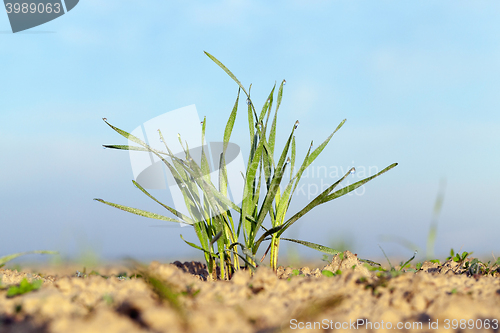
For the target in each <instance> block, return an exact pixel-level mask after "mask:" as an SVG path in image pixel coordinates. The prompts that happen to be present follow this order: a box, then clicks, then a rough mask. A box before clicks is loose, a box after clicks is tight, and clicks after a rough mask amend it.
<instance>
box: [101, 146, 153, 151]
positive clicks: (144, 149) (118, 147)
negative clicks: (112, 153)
mask: <svg viewBox="0 0 500 333" xmlns="http://www.w3.org/2000/svg"><path fill="white" fill-rule="evenodd" d="M102 146H103V147H104V148H110V149H122V150H138V151H149V149H146V148H142V147H135V146H129V145H102Z"/></svg>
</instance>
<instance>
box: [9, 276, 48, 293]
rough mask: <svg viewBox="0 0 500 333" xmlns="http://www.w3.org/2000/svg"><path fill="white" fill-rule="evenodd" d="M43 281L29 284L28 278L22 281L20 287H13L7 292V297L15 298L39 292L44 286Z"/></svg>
mask: <svg viewBox="0 0 500 333" xmlns="http://www.w3.org/2000/svg"><path fill="white" fill-rule="evenodd" d="M42 284H43V281H42V280H34V281H33V282H29V281H28V280H27V279H26V278H24V279H22V280H21V283H20V284H19V286H12V287H10V288H9V289H8V290H7V297H14V296H18V295H22V294H26V293H29V292H30V291H34V290H38V289H40V287H41V286H42Z"/></svg>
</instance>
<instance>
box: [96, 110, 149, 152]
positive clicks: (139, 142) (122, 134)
mask: <svg viewBox="0 0 500 333" xmlns="http://www.w3.org/2000/svg"><path fill="white" fill-rule="evenodd" d="M102 120H104V122H105V123H106V124H108V126H109V127H111V128H112V129H114V130H115V131H116V132H117V133H118V134H120V135H121V136H123V137H125V138H127V139H128V140H130V141H132V142H135V143H137V144H139V145H141V146H143V147H144V148H146V149H147V150H148V151H150V150H151V148H150V147H149V146H148V145H147V144H146V143H145V142H144V141H142V140H141V139H139V138H138V137H136V136H134V135H132V134H130V133H128V132H125V131H124V130H121V129H119V128H118V127H115V126H113V125H111V124H110V123H108V121H107V119H106V118H102Z"/></svg>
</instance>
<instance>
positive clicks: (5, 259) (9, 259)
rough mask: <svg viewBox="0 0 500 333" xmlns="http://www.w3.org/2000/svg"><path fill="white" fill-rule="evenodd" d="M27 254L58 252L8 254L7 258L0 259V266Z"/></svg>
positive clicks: (37, 252)
mask: <svg viewBox="0 0 500 333" xmlns="http://www.w3.org/2000/svg"><path fill="white" fill-rule="evenodd" d="M27 254H59V252H57V251H28V252H21V253H14V254H9V255H7V256H3V257H0V266H3V265H4V264H6V263H7V262H9V261H11V260H12V259H16V258H17V257H20V256H25V255H27Z"/></svg>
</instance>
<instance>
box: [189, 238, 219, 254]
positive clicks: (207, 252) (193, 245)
mask: <svg viewBox="0 0 500 333" xmlns="http://www.w3.org/2000/svg"><path fill="white" fill-rule="evenodd" d="M181 238H182V240H183V241H184V242H186V244H187V245H189V246H191V247H193V248H195V249H197V250H200V251H203V252H205V253H206V254H208V255H210V256H211V257H213V258H214V259H217V255H215V254H214V253H210V252H209V251H207V250H205V249H203V248H201V247H199V246H198V245H196V244H195V243H191V242H189V241H187V240H185V239H184V237H182V235H181Z"/></svg>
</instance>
